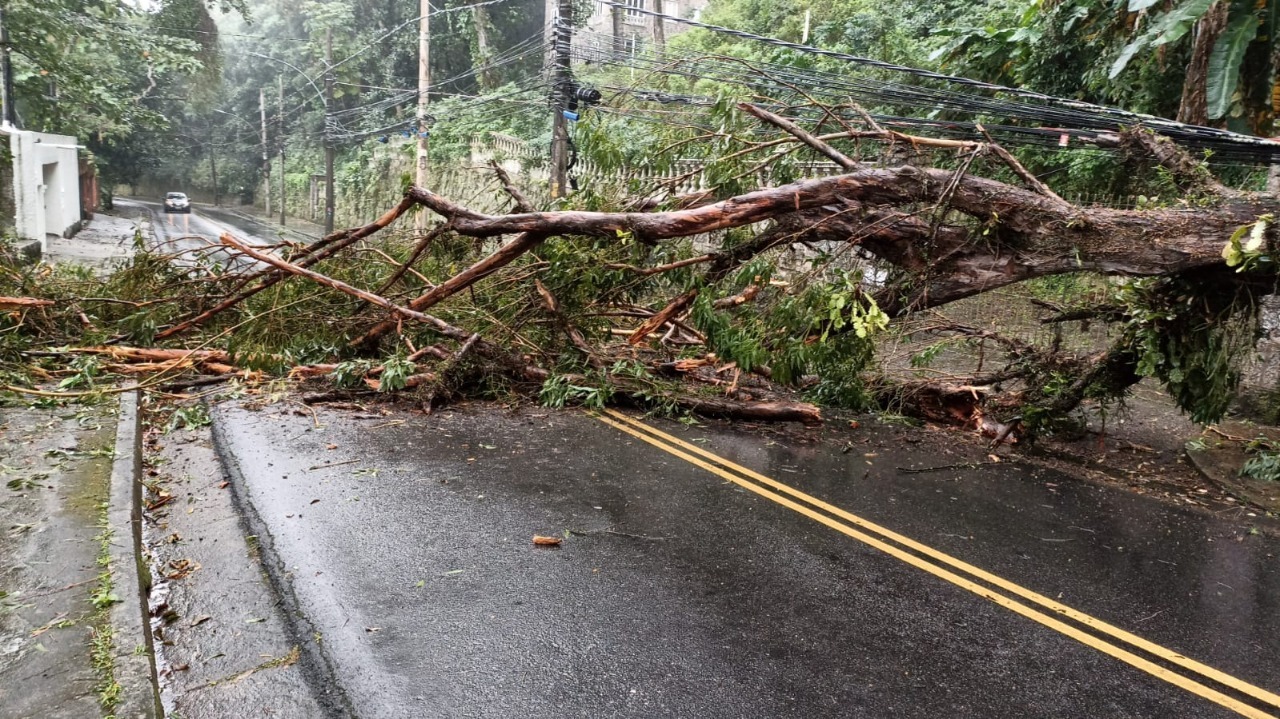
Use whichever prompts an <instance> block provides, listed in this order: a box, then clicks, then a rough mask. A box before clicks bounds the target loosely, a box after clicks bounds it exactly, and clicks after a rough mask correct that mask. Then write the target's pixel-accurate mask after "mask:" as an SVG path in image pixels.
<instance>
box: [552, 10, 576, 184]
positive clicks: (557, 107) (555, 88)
mask: <svg viewBox="0 0 1280 719" xmlns="http://www.w3.org/2000/svg"><path fill="white" fill-rule="evenodd" d="M572 18H573V0H559V2H558V7H557V9H556V13H555V19H554V20H553V21H552V23H551V27H552V29H553V35H552V39H553V45H554V50H555V60H554V63H553V65H552V81H551V104H552V109H553V110H554V112H555V114H554V115H552V117H551V198H552V199H558V198H561V197H564V196H565V195H566V194H567V193H568V171H569V127H568V120H567V119H566V118H565V116H564V113H565V111H566V110H567V109H568V108H569V93H571V92H573V87H572V84H573V83H572V80H571V76H570V74H569V44H570V42H571V41H572V32H573V28H572V26H571V25H570V22H571V20H572Z"/></svg>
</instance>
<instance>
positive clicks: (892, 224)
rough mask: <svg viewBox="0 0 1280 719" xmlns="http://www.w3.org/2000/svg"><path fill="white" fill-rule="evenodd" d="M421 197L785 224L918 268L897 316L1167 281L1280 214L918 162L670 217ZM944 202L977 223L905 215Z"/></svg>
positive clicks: (639, 222)
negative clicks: (1043, 280) (1025, 295)
mask: <svg viewBox="0 0 1280 719" xmlns="http://www.w3.org/2000/svg"><path fill="white" fill-rule="evenodd" d="M1215 184H1216V183H1215ZM948 188H950V192H949V193H947V190H948ZM409 193H410V196H411V197H412V198H414V200H415V201H417V202H420V203H422V204H423V205H426V206H427V207H428V208H430V209H431V210H433V211H435V212H437V213H439V214H441V215H442V216H444V217H446V218H448V219H449V220H450V221H452V222H453V224H454V228H455V230H456V231H457V232H459V233H460V234H464V235H470V236H474V237H491V236H495V235H500V234H505V233H512V232H525V233H537V234H545V235H550V234H569V235H573V234H576V235H585V236H592V237H609V238H616V237H618V236H619V234H621V233H630V234H631V235H632V236H633V237H635V238H636V239H637V240H640V241H643V242H647V243H656V242H659V241H661V240H664V239H669V238H676V237H687V236H690V235H696V234H702V233H707V232H713V231H715V230H723V229H728V228H732V227H741V226H743V225H748V224H753V223H758V222H764V221H767V220H777V221H779V222H780V223H785V224H787V225H789V226H791V227H795V228H798V229H797V231H796V233H795V235H794V237H791V238H789V239H790V240H791V241H797V242H798V241H805V240H810V241H814V240H827V241H839V242H850V243H856V244H859V245H861V246H862V247H863V249H865V250H866V251H868V252H869V253H871V254H872V255H874V256H876V257H877V258H879V259H881V260H883V261H885V262H888V263H890V264H893V265H895V266H898V267H901V268H902V269H904V270H908V271H910V272H914V273H917V274H918V275H919V277H917V280H916V282H915V283H914V285H913V286H912V287H909V288H905V287H903V288H899V287H889V288H886V289H885V290H883V291H882V292H881V293H880V295H879V296H878V297H877V299H878V300H879V301H881V302H882V307H883V308H885V309H886V311H888V312H890V313H894V314H896V313H901V312H903V311H905V310H907V309H920V308H925V307H933V306H937V305H941V304H945V303H947V302H951V301H954V300H957V299H961V298H963V297H968V296H970V295H974V294H977V293H980V292H985V291H988V290H992V289H996V288H998V287H1002V286H1005V285H1009V284H1012V283H1015V282H1021V281H1023V280H1028V279H1031V278H1034V277H1043V276H1047V275H1055V274H1063V273H1069V272H1078V271H1090V272H1096V273H1099V274H1105V275H1126V276H1156V275H1168V274H1175V273H1179V272H1184V271H1187V270H1191V269H1195V268H1199V267H1206V266H1211V265H1217V264H1220V263H1221V262H1222V257H1221V251H1222V247H1223V246H1224V245H1225V244H1226V242H1227V241H1228V239H1229V238H1230V236H1231V234H1232V233H1233V232H1234V231H1235V230H1236V229H1237V228H1239V227H1241V226H1243V225H1246V224H1249V223H1252V222H1254V221H1255V220H1256V219H1257V218H1258V217H1259V216H1260V215H1262V214H1264V213H1267V212H1280V203H1277V202H1276V200H1275V198H1273V197H1268V196H1264V195H1232V196H1230V197H1227V198H1224V199H1222V200H1221V201H1220V202H1219V203H1218V204H1217V205H1216V206H1210V207H1196V208H1193V209H1192V208H1187V209H1183V208H1169V209H1154V210H1116V209H1110V208H1103V207H1096V208H1092V207H1091V208H1081V207H1076V206H1074V205H1071V204H1069V203H1066V202H1063V201H1061V200H1058V199H1056V198H1052V197H1047V196H1045V195H1042V194H1040V193H1037V192H1034V191H1031V190H1025V189H1022V188H1018V187H1013V186H1011V185H1006V184H1004V183H1000V182H996V181H993V180H988V179H984V178H980V177H974V176H965V177H962V178H960V179H959V181H958V182H957V181H956V176H955V174H954V173H952V172H950V171H946V170H936V169H922V168H916V167H909V166H905V167H897V168H886V169H863V170H859V171H857V172H852V173H849V174H846V175H839V176H835V177H826V178H819V179H811V180H803V181H800V182H796V183H792V184H790V185H784V186H781V187H776V188H768V189H763V190H757V191H755V192H750V193H747V194H744V195H740V196H738V197H733V198H730V199H727V200H723V201H721V202H717V203H714V204H711V205H706V206H702V207H695V208H691V209H686V210H673V211H668V212H623V213H607V212H577V211H565V212H531V213H530V212H526V213H517V214H510V215H504V216H489V215H484V214H481V213H477V212H473V211H470V210H467V209H466V208H462V207H460V206H458V205H455V204H454V203H452V202H450V201H448V200H446V199H444V198H442V197H440V196H438V195H435V194H433V193H431V192H428V191H425V190H421V189H418V188H414V189H411V190H410V191H409ZM944 194H945V197H944ZM944 199H945V200H946V201H947V202H948V203H949V207H950V209H952V210H956V211H958V212H960V213H963V214H964V215H967V216H968V217H969V218H970V223H969V226H965V225H961V224H951V225H946V224H944V225H941V226H938V227H934V226H933V225H932V224H931V223H929V222H926V221H925V220H923V219H921V218H920V217H919V213H918V212H907V211H903V210H900V209H894V208H896V207H902V208H910V207H913V206H919V205H922V204H929V203H937V202H939V201H942V200H944ZM974 225H978V226H976V227H975V226H974Z"/></svg>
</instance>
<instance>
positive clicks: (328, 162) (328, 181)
mask: <svg viewBox="0 0 1280 719" xmlns="http://www.w3.org/2000/svg"><path fill="white" fill-rule="evenodd" d="M332 108H333V28H325V31H324V233H325V234H326V235H327V234H329V233H331V232H333V152H334V149H333V138H332V137H331V136H330V134H329V111H330V110H331V109H332Z"/></svg>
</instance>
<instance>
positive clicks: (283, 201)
mask: <svg viewBox="0 0 1280 719" xmlns="http://www.w3.org/2000/svg"><path fill="white" fill-rule="evenodd" d="M276 82H277V88H278V91H279V93H280V94H279V95H277V96H276V101H277V102H279V103H280V104H279V108H280V117H279V120H280V226H281V227H284V211H285V209H286V208H287V207H288V206H289V196H288V195H287V194H286V193H285V185H284V175H285V172H284V139H285V138H284V75H277V76H276Z"/></svg>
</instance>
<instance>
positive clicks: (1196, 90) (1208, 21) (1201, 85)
mask: <svg viewBox="0 0 1280 719" xmlns="http://www.w3.org/2000/svg"><path fill="white" fill-rule="evenodd" d="M1230 8H1231V3H1229V2H1227V1H1226V0H1217V2H1215V3H1214V4H1213V6H1212V7H1210V8H1209V11H1208V12H1206V13H1205V14H1204V15H1203V16H1202V17H1201V18H1200V20H1199V21H1197V22H1196V27H1195V36H1196V37H1195V45H1194V46H1193V48H1192V50H1191V60H1190V61H1189V62H1188V63H1187V76H1186V79H1185V80H1183V82H1182V102H1181V103H1179V105H1178V122H1188V123H1191V124H1192V125H1208V124H1209V103H1208V95H1207V94H1206V93H1207V89H1206V88H1207V80H1208V77H1209V57H1210V56H1211V55H1213V46H1214V45H1216V44H1217V42H1218V37H1219V36H1220V35H1222V31H1223V30H1225V29H1226V27H1227V14H1228V11H1229V10H1230Z"/></svg>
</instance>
